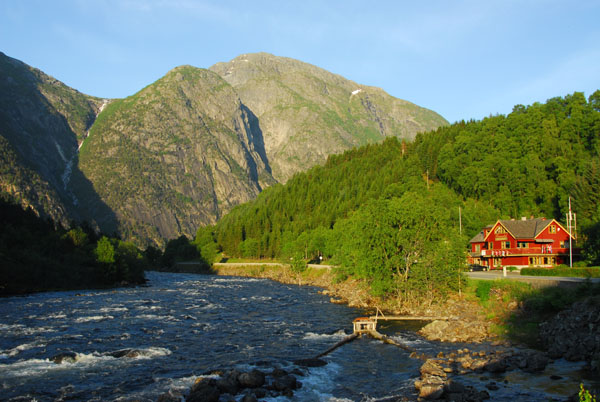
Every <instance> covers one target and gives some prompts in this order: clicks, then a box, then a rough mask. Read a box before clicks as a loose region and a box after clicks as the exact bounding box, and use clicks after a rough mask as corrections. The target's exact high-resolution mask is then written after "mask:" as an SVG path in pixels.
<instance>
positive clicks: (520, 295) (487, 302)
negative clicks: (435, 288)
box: [465, 279, 600, 348]
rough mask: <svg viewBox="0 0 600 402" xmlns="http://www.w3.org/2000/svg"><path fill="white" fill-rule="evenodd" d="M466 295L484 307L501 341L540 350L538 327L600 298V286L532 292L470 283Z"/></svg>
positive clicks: (523, 286) (522, 286) (520, 286)
mask: <svg viewBox="0 0 600 402" xmlns="http://www.w3.org/2000/svg"><path fill="white" fill-rule="evenodd" d="M465 295H466V297H467V298H470V299H471V300H476V301H477V302H478V303H479V304H480V305H481V306H482V307H483V313H482V314H484V315H485V317H486V319H487V320H488V321H491V322H492V328H491V332H492V333H494V334H496V335H497V336H499V337H501V338H505V339H508V340H510V341H513V342H516V343H521V344H525V345H527V346H529V347H533V348H539V347H540V346H541V345H540V343H539V337H538V335H539V324H540V323H542V322H544V321H547V320H549V319H550V318H552V317H553V316H554V315H556V314H557V313H558V312H560V311H562V310H564V309H566V308H568V307H570V306H571V305H572V304H573V303H575V302H577V301H579V300H582V299H584V298H586V297H589V296H594V295H600V284H593V283H591V282H586V283H584V284H582V285H579V286H577V287H573V288H560V287H545V288H533V287H532V286H531V285H530V284H528V283H523V282H516V281H510V280H506V279H502V280H495V281H485V280H481V281H478V280H469V282H468V284H467V288H466V290H465Z"/></svg>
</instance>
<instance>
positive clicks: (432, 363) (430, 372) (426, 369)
mask: <svg viewBox="0 0 600 402" xmlns="http://www.w3.org/2000/svg"><path fill="white" fill-rule="evenodd" d="M419 371H420V372H421V377H431V376H435V377H440V378H446V372H445V371H444V370H443V368H442V366H441V364H439V362H437V361H436V360H434V359H427V360H426V361H425V363H423V365H422V366H421V368H420V370H419Z"/></svg>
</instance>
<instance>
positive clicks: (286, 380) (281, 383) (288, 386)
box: [273, 374, 299, 392]
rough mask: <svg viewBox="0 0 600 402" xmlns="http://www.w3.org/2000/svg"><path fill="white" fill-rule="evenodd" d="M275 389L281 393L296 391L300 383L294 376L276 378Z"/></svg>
mask: <svg viewBox="0 0 600 402" xmlns="http://www.w3.org/2000/svg"><path fill="white" fill-rule="evenodd" d="M273 388H274V389H275V390H277V391H279V392H282V391H285V390H295V389H297V388H299V387H298V381H296V377H294V376H293V375H289V374H288V375H284V376H283V377H279V378H276V379H275V380H274V381H273Z"/></svg>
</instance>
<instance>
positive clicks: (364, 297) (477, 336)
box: [213, 263, 501, 343]
mask: <svg viewBox="0 0 600 402" xmlns="http://www.w3.org/2000/svg"><path fill="white" fill-rule="evenodd" d="M213 271H214V273H215V274H217V275H226V276H241V277H252V278H266V279H271V280H274V281H277V282H281V283H287V284H295V285H310V286H316V287H320V288H322V289H323V290H322V291H321V292H322V293H323V294H325V295H328V296H329V297H330V301H331V302H332V303H342V304H347V305H348V306H349V307H355V308H360V309H365V310H368V311H371V312H373V314H375V312H376V310H377V309H379V310H381V311H383V312H384V313H386V314H393V315H411V316H428V317H445V318H447V319H446V320H441V321H433V322H432V323H430V324H428V325H427V326H425V327H424V328H423V329H422V330H421V332H420V333H421V335H423V336H424V337H425V338H426V339H428V340H436V341H442V342H469V343H471V342H482V341H484V340H488V341H490V340H491V341H496V342H497V343H501V340H500V339H498V337H497V336H496V334H494V333H492V332H491V331H490V328H491V325H490V324H491V322H490V321H489V320H488V319H486V317H485V315H484V314H483V312H482V309H481V307H480V306H479V305H478V304H477V303H476V302H474V301H470V300H467V299H466V298H463V297H460V296H459V295H452V296H450V297H449V298H448V300H446V301H445V302H443V303H439V304H428V305H419V306H412V307H410V308H407V307H406V306H402V307H401V306H398V305H397V303H396V302H395V301H394V300H393V299H388V300H383V299H381V298H378V297H375V296H373V295H372V294H370V292H369V288H368V284H367V283H366V282H364V281H360V280H356V279H346V280H344V281H336V280H335V276H334V274H333V273H332V272H331V271H330V270H328V269H318V268H313V267H308V268H307V269H306V270H305V271H304V272H302V273H294V272H293V271H292V270H291V269H290V268H289V267H288V266H285V265H283V264H268V265H267V264H264V265H258V264H252V265H241V264H239V263H236V264H215V265H214V266H213Z"/></svg>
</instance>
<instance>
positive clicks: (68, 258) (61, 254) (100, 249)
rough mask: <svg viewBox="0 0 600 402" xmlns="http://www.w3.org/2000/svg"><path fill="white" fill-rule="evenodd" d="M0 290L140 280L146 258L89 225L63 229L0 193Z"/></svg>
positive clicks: (93, 285)
mask: <svg viewBox="0 0 600 402" xmlns="http://www.w3.org/2000/svg"><path fill="white" fill-rule="evenodd" d="M0 261H1V264H0V295H11V294H23V293H30V292H37V291H45V290H62V289H83V288H103V287H111V286H118V285H126V284H130V285H133V284H141V283H144V282H145V279H144V269H146V268H147V267H148V261H147V259H146V257H145V255H144V253H143V252H142V251H140V250H139V249H138V248H137V247H135V246H134V245H133V244H131V243H128V242H123V241H121V240H120V239H118V238H115V237H109V236H106V235H103V234H98V233H96V231H94V230H93V229H92V228H91V227H90V226H89V225H87V224H83V225H73V226H72V227H71V228H70V229H66V228H63V227H62V226H61V225H60V224H57V223H55V222H53V221H51V220H49V219H48V220H45V219H42V218H40V217H38V216H37V215H36V214H35V213H34V211H33V210H32V209H31V208H26V209H23V208H22V207H21V206H20V205H18V204H16V203H15V202H14V201H13V200H12V199H10V198H9V197H8V196H7V195H4V196H2V197H0Z"/></svg>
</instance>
